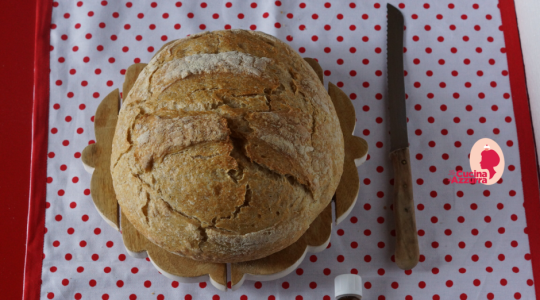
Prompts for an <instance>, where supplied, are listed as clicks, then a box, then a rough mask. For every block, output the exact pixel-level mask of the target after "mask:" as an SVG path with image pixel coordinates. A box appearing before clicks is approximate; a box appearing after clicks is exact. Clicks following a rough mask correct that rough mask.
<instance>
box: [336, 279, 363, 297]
mask: <svg viewBox="0 0 540 300" xmlns="http://www.w3.org/2000/svg"><path fill="white" fill-rule="evenodd" d="M334 288H335V297H336V299H339V298H340V297H345V296H356V297H362V277H360V276H358V275H354V274H342V275H339V276H336V278H335V279H334Z"/></svg>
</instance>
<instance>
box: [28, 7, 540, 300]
mask: <svg viewBox="0 0 540 300" xmlns="http://www.w3.org/2000/svg"><path fill="white" fill-rule="evenodd" d="M499 5H500V11H501V18H502V24H503V28H504V38H505V44H506V51H507V53H506V55H507V61H508V72H509V77H510V89H511V92H512V103H513V106H514V116H515V122H516V127H517V135H518V141H519V156H520V161H521V162H522V161H526V162H527V163H526V164H523V163H521V164H520V165H521V175H522V182H523V196H524V201H525V203H524V207H525V215H526V219H527V228H528V230H529V245H530V252H531V261H532V268H533V276H534V279H535V282H536V281H537V279H539V280H540V223H539V222H536V220H537V216H539V215H540V187H539V183H538V173H537V169H536V166H537V162H536V153H535V143H534V138H533V131H532V122H531V117H530V111H529V102H528V96H527V89H526V81H525V70H524V67H523V56H522V52H521V44H520V41H519V32H518V26H517V19H516V11H515V6H514V0H501V1H500V2H499ZM51 13H52V0H37V9H36V36H35V45H36V48H35V53H34V105H33V118H32V154H31V171H30V198H29V210H28V227H27V238H26V245H27V246H26V260H25V274H24V285H23V289H24V290H23V300H31V299H39V297H40V291H41V270H42V266H43V240H44V230H45V201H44V200H45V198H46V191H47V187H46V177H47V147H48V116H49V73H48V71H49V51H50V49H49V47H50V45H49V44H50V24H51ZM43 124H45V126H43ZM535 291H536V295H540V284H535Z"/></svg>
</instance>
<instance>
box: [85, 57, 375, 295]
mask: <svg viewBox="0 0 540 300" xmlns="http://www.w3.org/2000/svg"><path fill="white" fill-rule="evenodd" d="M305 60H306V61H307V62H308V63H309V64H310V65H311V67H312V68H313V70H315V72H316V73H317V75H318V76H319V79H320V80H321V82H322V81H323V73H322V69H321V67H320V66H319V64H318V63H317V61H316V60H314V59H311V58H305ZM145 66H146V64H134V65H132V66H130V67H129V68H128V69H127V71H126V77H125V81H124V85H123V88H122V95H123V96H127V95H128V93H129V91H130V89H131V87H132V86H133V84H134V83H135V81H136V80H137V77H138V75H139V73H140V72H141V71H142V70H143V69H144V67H145ZM328 93H329V95H330V97H331V98H332V102H333V104H334V107H335V109H336V112H337V115H338V118H339V121H340V125H341V131H342V134H343V137H344V141H345V159H344V164H343V175H342V176H341V181H340V182H339V185H338V188H337V190H336V193H335V195H334V198H333V202H334V203H335V214H336V215H335V218H336V224H339V222H341V221H342V220H344V219H345V218H346V217H347V215H348V214H349V212H350V211H351V210H352V208H353V207H354V204H355V203H356V198H357V196H358V190H359V187H360V182H359V178H358V173H357V170H356V168H357V167H358V166H360V165H361V164H362V163H363V162H365V160H366V157H367V152H368V145H367V143H366V141H365V140H364V139H362V138H359V137H356V136H354V135H353V132H354V128H355V124H356V117H355V112H354V107H353V105H352V103H351V101H350V100H349V98H348V97H347V95H346V94H345V93H344V92H343V91H341V90H340V89H339V88H338V87H336V86H335V85H333V84H332V83H329V84H328ZM120 101H121V99H120V94H119V91H118V89H116V90H114V91H112V92H111V93H110V94H109V95H107V97H105V99H103V101H102V102H101V104H100V105H99V106H98V109H97V111H96V115H95V118H94V128H95V133H96V143H95V144H91V145H89V146H87V147H86V148H85V149H84V151H83V153H82V162H83V164H84V167H85V169H86V170H87V171H88V172H90V173H92V180H91V183H90V190H91V194H92V199H93V201H94V204H95V206H96V208H97V210H98V212H99V214H100V215H101V216H102V217H103V219H105V221H106V222H107V223H108V224H109V225H111V226H112V227H113V228H115V229H116V230H120V231H121V233H122V238H123V240H124V245H125V247H126V249H127V252H128V253H129V254H130V255H131V256H134V257H137V258H145V257H149V258H150V261H151V262H152V263H153V264H154V266H155V267H156V269H158V270H159V272H161V273H162V274H163V275H165V276H166V277H168V278H171V279H174V280H176V281H179V282H184V283H190V282H200V281H206V280H207V279H209V280H210V282H211V283H212V285H214V286H215V287H216V288H218V289H220V290H226V289H227V281H228V280H227V264H224V263H207V262H201V261H196V260H192V259H189V258H186V257H182V256H179V255H177V254H173V253H170V252H168V251H166V250H164V249H162V248H160V247H158V246H156V245H155V244H153V243H152V242H150V241H149V240H148V239H147V238H145V237H144V236H143V235H142V234H140V233H139V232H138V231H137V230H136V229H135V227H133V225H132V224H131V223H130V222H129V220H128V219H127V218H126V217H124V215H123V214H122V213H121V211H120V207H119V206H118V202H117V200H116V194H115V192H114V188H113V184H112V177H111V173H110V160H111V151H112V140H113V136H114V131H115V128H116V122H117V120H118V111H119V109H120ZM338 134H340V133H338ZM331 232H332V207H331V203H330V204H329V205H328V206H327V207H326V209H325V210H324V211H323V212H322V213H321V214H320V215H319V216H318V217H317V218H316V219H315V220H314V221H313V223H311V225H310V227H309V229H308V230H307V231H306V232H305V233H304V235H303V236H302V237H301V238H300V239H299V240H298V241H296V242H295V243H294V244H292V245H290V246H289V247H287V248H285V249H283V250H281V251H279V252H277V253H274V254H272V255H270V256H267V257H264V258H261V259H257V260H253V261H247V262H241V263H233V264H230V269H231V278H229V280H230V287H231V288H232V289H233V290H235V289H237V288H239V287H240V286H241V285H242V284H243V282H244V281H245V280H257V281H266V280H275V279H278V278H281V277H283V276H286V275H287V274H289V273H290V272H292V271H293V270H294V269H296V268H297V267H298V265H299V264H300V263H301V262H302V261H303V259H304V257H305V256H306V254H307V253H308V252H320V251H322V250H324V249H325V248H326V247H327V246H328V243H329V242H330V236H331Z"/></svg>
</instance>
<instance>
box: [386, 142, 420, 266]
mask: <svg viewBox="0 0 540 300" xmlns="http://www.w3.org/2000/svg"><path fill="white" fill-rule="evenodd" d="M390 158H391V160H392V166H393V167H394V217H395V221H396V253H395V254H396V255H395V258H396V264H397V265H398V267H400V268H401V269H403V270H410V269H412V268H414V266H416V264H417V263H418V258H419V255H420V252H419V249H418V235H417V233H416V219H415V216H414V209H415V207H414V199H413V185H412V177H411V161H410V158H409V148H408V147H407V148H402V149H397V150H394V151H392V152H390Z"/></svg>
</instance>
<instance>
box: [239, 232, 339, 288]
mask: <svg viewBox="0 0 540 300" xmlns="http://www.w3.org/2000/svg"><path fill="white" fill-rule="evenodd" d="M332 227H333V226H332V223H330V228H332ZM331 238H332V234H330V235H329V236H328V239H327V240H326V242H324V243H323V244H322V245H319V246H315V247H314V246H309V245H308V246H307V247H306V250H304V254H302V256H301V257H300V258H299V259H298V260H297V261H296V262H295V263H294V264H292V265H291V266H289V267H288V268H287V269H285V270H283V271H281V272H277V273H274V274H269V275H256V274H249V273H245V274H244V276H242V279H240V281H239V282H238V283H237V284H235V285H233V286H232V287H231V290H233V291H236V290H237V289H239V288H240V287H241V286H242V285H243V284H244V281H246V280H251V281H272V280H276V279H280V278H283V277H285V276H287V275H289V274H290V273H291V272H292V271H294V270H296V268H298V266H299V265H300V264H301V263H302V261H304V258H306V255H307V254H308V253H319V252H321V251H323V250H324V249H326V247H328V244H330V239H331Z"/></svg>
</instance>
